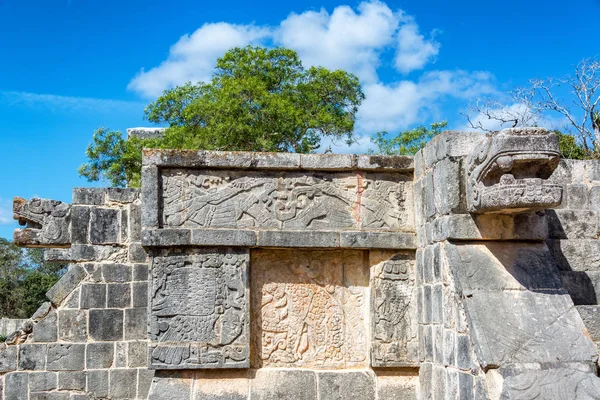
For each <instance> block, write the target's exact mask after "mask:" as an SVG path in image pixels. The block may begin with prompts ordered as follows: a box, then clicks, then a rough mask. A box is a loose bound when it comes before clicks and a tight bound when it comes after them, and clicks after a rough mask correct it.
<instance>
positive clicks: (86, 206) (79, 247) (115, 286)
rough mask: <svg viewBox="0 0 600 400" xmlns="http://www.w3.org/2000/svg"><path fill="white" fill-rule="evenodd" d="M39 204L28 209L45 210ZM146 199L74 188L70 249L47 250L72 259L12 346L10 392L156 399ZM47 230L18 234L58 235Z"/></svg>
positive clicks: (56, 397) (4, 365) (0, 366)
mask: <svg viewBox="0 0 600 400" xmlns="http://www.w3.org/2000/svg"><path fill="white" fill-rule="evenodd" d="M35 204H39V202H36V201H35V200H32V201H30V202H29V203H27V205H28V206H29V207H28V209H29V210H31V211H33V210H38V209H39V207H34V205H35ZM140 206H141V202H140V199H139V191H138V190H134V189H75V190H74V191H73V204H72V206H70V214H69V215H66V216H62V217H64V218H67V222H68V225H69V226H70V229H69V232H68V233H69V235H68V236H70V243H69V244H70V247H69V248H56V249H49V250H47V251H46V258H47V259H49V260H54V261H61V262H69V263H70V266H69V269H68V272H67V273H66V274H65V275H64V276H63V277H62V278H61V279H60V280H59V282H58V283H57V284H56V285H55V286H54V287H53V288H52V289H50V291H49V292H48V294H47V297H48V299H49V302H47V303H44V304H43V305H42V306H41V307H40V308H39V310H38V311H37V312H36V313H35V314H34V315H33V316H32V318H31V319H30V320H27V321H25V323H24V324H22V326H21V327H20V329H19V330H18V331H16V332H14V333H13V334H12V335H10V336H9V338H8V339H7V342H6V343H5V344H3V346H4V348H3V350H1V351H0V371H1V373H2V380H1V381H0V382H1V383H2V386H3V391H4V392H3V393H4V398H5V399H7V400H21V399H30V400H34V399H36V400H41V399H52V400H63V399H64V400H67V399H87V398H90V399H95V398H98V399H101V398H111V399H133V398H146V397H147V393H148V389H149V387H150V381H151V380H152V377H153V375H154V371H152V370H149V369H148V368H147V363H146V354H147V343H148V340H147V333H146V331H147V329H146V325H147V302H148V292H147V283H148V264H147V263H146V261H147V260H146V253H145V252H144V250H143V249H142V247H141V245H140V216H141V208H140ZM19 212H20V213H21V214H20V215H21V216H22V217H24V218H26V217H28V216H29V217H31V218H33V216H32V215H30V214H27V212H26V211H24V210H23V208H21V209H20V210H19ZM48 215H51V213H49V214H48ZM62 217H61V218H62ZM47 223H50V222H49V221H48V220H47ZM44 235H45V233H44V234H42V233H36V232H33V233H32V232H27V229H24V230H22V231H19V232H18V233H17V234H16V235H15V238H16V239H17V240H19V239H21V240H24V238H32V237H35V238H36V239H35V240H36V241H40V240H41V241H44V240H50V238H51V237H52V236H51V235H46V236H44ZM57 236H58V235H55V236H54V237H57ZM63 237H64V236H63Z"/></svg>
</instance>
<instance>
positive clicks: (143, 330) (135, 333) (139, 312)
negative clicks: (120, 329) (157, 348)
mask: <svg viewBox="0 0 600 400" xmlns="http://www.w3.org/2000/svg"><path fill="white" fill-rule="evenodd" d="M147 336H148V311H147V308H146V307H136V308H128V309H126V310H125V338H126V339H146V338H147Z"/></svg>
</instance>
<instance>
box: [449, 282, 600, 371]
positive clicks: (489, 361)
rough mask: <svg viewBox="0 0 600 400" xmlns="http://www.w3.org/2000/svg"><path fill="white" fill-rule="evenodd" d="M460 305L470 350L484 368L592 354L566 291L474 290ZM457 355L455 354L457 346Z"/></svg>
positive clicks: (594, 352) (568, 359)
mask: <svg viewBox="0 0 600 400" xmlns="http://www.w3.org/2000/svg"><path fill="white" fill-rule="evenodd" d="M465 309H466V313H467V318H468V319H469V327H470V329H471V337H472V339H473V344H474V346H475V352H476V353H477V357H478V361H479V363H480V364H481V366H482V367H484V368H485V367H486V366H487V365H504V364H507V363H515V362H518V363H527V362H556V360H557V359H558V360H561V361H563V362H591V361H592V360H593V359H595V358H596V357H597V350H596V348H595V346H594V344H593V343H592V341H591V340H590V339H589V338H588V337H587V336H586V335H584V332H586V331H585V327H584V325H583V322H582V321H581V317H580V316H579V314H578V313H577V310H576V309H575V307H574V306H573V302H572V301H571V298H570V297H569V296H568V295H561V294H557V293H553V294H547V293H542V292H539V293H535V292H529V291H507V292H500V291H478V292H475V293H474V294H473V295H472V296H470V297H467V298H466V299H465ZM531 321H536V323H535V324H532V323H531ZM459 345H460V339H459ZM458 354H459V358H460V348H459V353H458ZM459 361H460V360H459ZM459 366H460V364H459ZM465 366H466V365H465Z"/></svg>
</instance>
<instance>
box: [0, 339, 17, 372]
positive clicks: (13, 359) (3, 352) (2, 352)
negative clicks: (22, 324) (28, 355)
mask: <svg viewBox="0 0 600 400" xmlns="http://www.w3.org/2000/svg"><path fill="white" fill-rule="evenodd" d="M18 351H19V347H18V346H7V345H6V344H5V343H4V344H0V372H10V371H16V370H17V354H18Z"/></svg>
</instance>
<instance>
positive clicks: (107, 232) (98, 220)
mask: <svg viewBox="0 0 600 400" xmlns="http://www.w3.org/2000/svg"><path fill="white" fill-rule="evenodd" d="M119 221H120V212H119V210H116V209H114V208H93V209H92V210H91V213H90V243H91V244H113V243H119V241H120V236H119Z"/></svg>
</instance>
